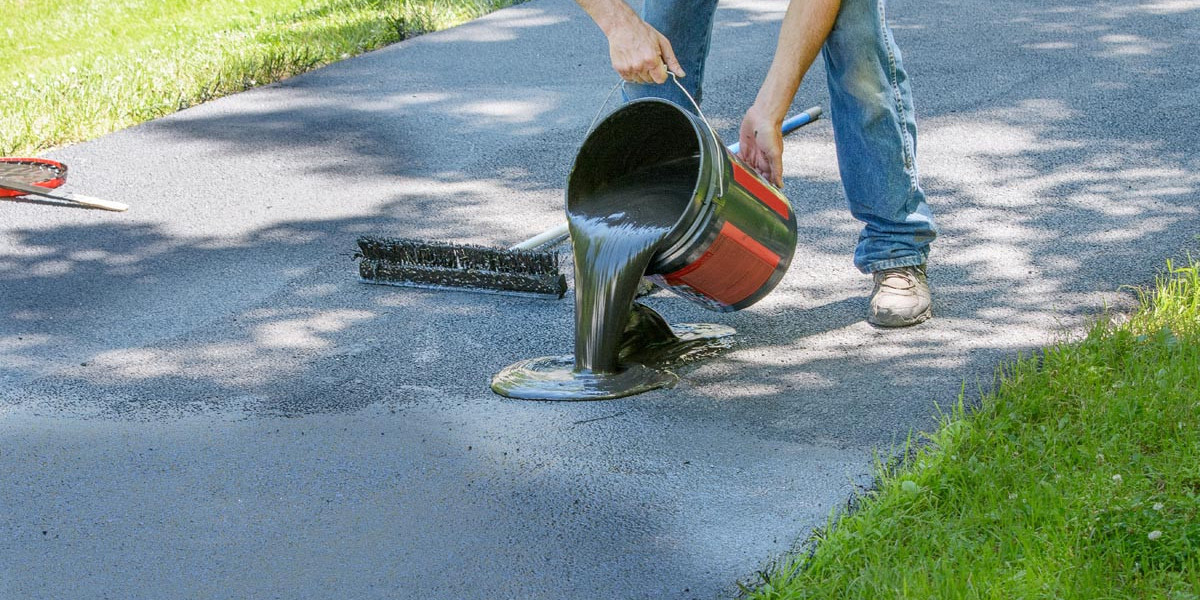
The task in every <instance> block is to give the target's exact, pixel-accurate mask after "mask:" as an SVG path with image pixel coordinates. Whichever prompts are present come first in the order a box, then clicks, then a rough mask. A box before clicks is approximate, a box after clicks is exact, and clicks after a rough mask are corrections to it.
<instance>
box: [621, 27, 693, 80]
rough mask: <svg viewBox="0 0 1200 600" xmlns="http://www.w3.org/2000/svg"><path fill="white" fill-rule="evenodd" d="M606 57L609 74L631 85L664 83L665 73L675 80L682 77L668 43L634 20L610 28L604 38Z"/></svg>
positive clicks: (656, 33) (681, 69)
mask: <svg viewBox="0 0 1200 600" xmlns="http://www.w3.org/2000/svg"><path fill="white" fill-rule="evenodd" d="M608 55H609V58H611V59H612V66H613V70H615V71H616V72H617V73H618V74H619V75H620V76H621V79H624V80H625V81H629V82H632V83H665V82H666V81H667V71H668V70H670V71H671V72H672V73H674V74H675V75H676V76H679V77H683V74H684V73H683V67H681V66H679V61H678V60H677V59H676V58H675V52H674V51H673V50H672V49H671V42H669V41H667V37H666V36H664V35H663V34H661V33H659V32H658V30H657V29H655V28H653V27H651V26H650V25H649V24H648V23H646V22H645V21H643V20H641V19H640V18H636V17H634V19H629V20H627V21H626V22H625V23H622V24H621V25H619V26H617V27H614V28H612V30H611V32H609V34H608Z"/></svg>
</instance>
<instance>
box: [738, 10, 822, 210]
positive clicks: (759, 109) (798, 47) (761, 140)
mask: <svg viewBox="0 0 1200 600" xmlns="http://www.w3.org/2000/svg"><path fill="white" fill-rule="evenodd" d="M839 8H841V0H791V2H790V3H789V4H788V8H787V13H786V14H785V15H784V17H783V25H782V26H781V27H780V30H779V42H778V44H777V45H776V47H775V58H774V59H773V60H772V61H771V68H770V69H769V70H768V71H767V77H766V79H765V80H763V84H762V87H760V88H759V90H758V97H757V98H755V100H754V104H753V105H752V106H751V107H750V108H749V110H747V111H746V116H745V117H744V118H743V119H742V128H741V132H740V135H739V141H740V142H741V147H740V151H739V153H738V154H739V155H740V156H741V158H742V160H744V161H746V163H747V164H749V165H750V166H752V167H754V168H755V170H757V171H758V172H759V173H761V174H762V175H763V177H766V178H767V179H768V180H769V181H770V182H771V183H774V184H775V185H776V186H780V187H782V186H783V134H781V133H780V127H781V126H782V124H783V119H784V117H785V116H786V114H787V109H788V107H789V106H791V104H792V99H793V98H795V96H796V90H797V89H799V88H800V81H801V79H803V77H804V74H805V73H807V72H808V68H809V67H810V66H812V63H813V60H815V59H816V58H817V53H818V52H820V51H821V46H822V45H823V44H824V43H825V38H826V37H828V36H829V31H830V30H831V29H833V22H834V21H835V20H836V19H837V14H838V9H839Z"/></svg>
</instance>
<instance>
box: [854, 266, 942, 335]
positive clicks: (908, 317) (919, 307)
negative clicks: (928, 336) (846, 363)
mask: <svg viewBox="0 0 1200 600" xmlns="http://www.w3.org/2000/svg"><path fill="white" fill-rule="evenodd" d="M932 304H933V302H932V301H931V300H930V296H929V281H928V280H927V279H926V278H925V265H918V266H915V267H897V268H895V269H884V270H882V271H878V272H876V273H875V290H874V291H873V292H871V309H870V311H869V313H868V314H867V322H868V323H871V324H872V325H878V326H880V327H907V326H909V325H916V324H917V323H920V322H922V321H924V320H926V319H928V318H929V317H931V316H933V313H932V311H931V305H932Z"/></svg>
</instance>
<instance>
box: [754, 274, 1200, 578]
mask: <svg viewBox="0 0 1200 600" xmlns="http://www.w3.org/2000/svg"><path fill="white" fill-rule="evenodd" d="M1167 267H1168V269H1167V272H1166V273H1165V274H1164V275H1163V276H1161V277H1160V278H1159V280H1158V282H1157V284H1156V290H1154V291H1153V293H1145V292H1144V293H1142V308H1141V309H1140V311H1139V312H1137V313H1136V314H1135V315H1134V316H1133V317H1131V318H1130V320H1128V321H1127V322H1125V323H1123V324H1111V323H1106V322H1100V323H1098V324H1096V325H1095V326H1094V327H1093V328H1092V330H1091V331H1090V333H1089V334H1088V335H1087V337H1086V338H1085V339H1084V340H1082V341H1079V342H1075V343H1064V344H1060V345H1056V346H1054V347H1051V348H1047V349H1045V350H1044V351H1043V352H1042V353H1041V354H1040V355H1038V356H1036V357H1028V358H1019V359H1017V360H1016V361H1015V362H1014V363H1013V364H1011V365H1009V366H1007V367H1005V368H1004V369H1002V372H1001V373H1000V375H999V376H998V381H997V385H996V386H995V389H994V390H993V391H992V392H990V393H987V394H985V395H984V397H983V398H982V404H981V406H980V407H979V408H977V409H975V410H970V411H967V410H964V409H963V407H962V405H961V404H962V402H961V401H960V406H958V407H956V408H955V409H954V410H952V411H951V414H948V415H945V416H944V418H943V421H942V424H941V426H940V427H939V430H938V431H937V432H936V433H934V434H932V435H931V436H929V437H928V439H927V443H924V444H915V446H916V448H915V449H913V451H912V452H911V453H910V458H909V459H908V460H906V461H904V462H903V464H902V465H901V466H899V467H894V466H887V465H880V469H879V480H878V485H877V489H876V490H875V491H874V492H872V493H870V494H868V495H866V496H865V497H864V498H862V499H861V502H860V504H859V508H858V510H856V511H853V513H852V514H850V515H848V516H844V517H841V518H840V519H831V524H830V525H829V527H827V528H825V530H824V531H823V532H821V533H820V534H818V535H817V536H816V538H815V544H813V547H812V549H811V552H809V553H806V554H805V556H803V557H801V558H799V559H796V560H793V561H791V562H789V563H787V564H784V565H781V566H779V567H777V568H775V569H773V570H772V571H771V572H769V573H764V574H762V576H763V581H761V582H759V583H758V584H756V585H757V587H756V589H754V590H752V591H748V593H747V595H748V596H749V597H751V598H755V599H761V600H766V599H783V598H823V599H828V598H921V599H928V598H938V599H951V598H995V599H997V600H999V599H1004V600H1009V599H1013V598H1081V599H1082V598H1086V599H1089V600H1101V599H1113V600H1117V599H1129V598H1165V599H1171V600H1196V599H1197V598H1200V276H1198V270H1197V269H1198V267H1197V264H1196V263H1194V262H1193V263H1191V264H1189V265H1188V266H1186V267H1181V268H1180V267H1175V266H1173V265H1172V264H1171V263H1167Z"/></svg>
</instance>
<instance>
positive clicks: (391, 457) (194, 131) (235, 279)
mask: <svg viewBox="0 0 1200 600" xmlns="http://www.w3.org/2000/svg"><path fill="white" fill-rule="evenodd" d="M784 7H785V3H784V2H780V1H777V0H770V1H767V0H738V1H731V2H723V3H722V4H721V8H720V9H719V11H718V24H717V28H716V31H715V33H714V51H713V55H712V59H711V62H710V66H709V73H708V74H707V77H706V92H705V102H706V104H705V112H706V113H707V114H708V116H709V117H710V119H711V120H712V121H713V123H714V125H715V126H716V127H717V130H718V131H719V132H720V133H721V134H722V135H723V136H724V137H725V138H726V139H730V140H731V139H734V135H735V131H736V126H737V123H738V119H739V118H740V111H741V110H744V109H745V108H746V107H747V106H749V104H750V103H751V101H752V100H753V97H754V94H755V92H756V86H757V84H758V82H759V81H760V79H761V77H762V75H763V74H764V73H765V71H766V68H767V65H768V60H769V55H770V51H771V49H772V48H773V44H774V35H775V32H776V30H777V28H778V23H779V20H780V19H781V18H782V11H783V9H784ZM889 10H890V19H891V21H892V25H893V28H894V30H895V34H896V37H897V38H898V41H899V44H900V46H901V48H902V49H903V51H904V52H905V61H906V65H907V66H908V68H909V71H910V75H911V76H912V80H913V84H914V94H915V100H916V104H917V110H918V125H919V127H920V138H919V143H920V149H919V160H920V165H921V169H922V178H923V183H924V185H925V187H926V191H927V192H928V194H929V196H930V198H931V203H932V205H933V207H934V209H935V211H936V212H937V214H938V217H939V220H940V224H941V227H942V230H943V232H942V237H941V238H940V239H939V240H938V242H937V244H936V246H935V248H934V253H933V255H932V257H931V264H930V269H929V275H930V280H931V282H932V283H933V286H934V301H935V318H934V319H933V320H932V321H930V322H928V323H926V324H923V325H920V326H918V327H915V328H912V329H908V330H903V331H881V330H877V329H873V328H872V327H870V326H869V325H867V324H866V323H865V321H864V315H865V310H866V295H867V293H869V291H870V280H869V278H867V277H864V276H862V275H861V274H859V273H858V272H857V271H855V270H854V268H853V266H852V265H851V263H850V256H851V252H852V248H853V244H854V241H855V238H856V236H857V230H858V225H857V223H856V222H854V221H853V220H852V219H851V217H850V216H849V213H848V211H847V210H846V208H845V201H844V199H843V197H842V195H841V189H840V184H839V180H838V173H837V165H836V162H835V159H834V154H833V142H832V133H831V130H830V127H829V124H828V122H827V121H818V122H817V123H816V124H813V125H810V126H808V127H806V128H804V129H802V130H800V131H799V132H797V133H795V134H793V135H792V136H790V137H789V138H787V140H786V158H785V172H786V173H787V177H786V189H785V193H786V194H787V195H788V196H789V197H790V198H791V199H792V201H793V203H795V204H796V206H797V207H798V209H799V212H800V213H801V220H800V240H801V241H800V246H799V248H798V250H797V255H796V256H797V258H796V260H795V262H794V263H793V266H792V268H791V270H790V272H789V273H788V275H787V277H786V278H785V279H784V280H783V282H782V284H781V285H780V287H779V288H778V289H777V290H776V291H775V292H774V293H773V294H772V295H771V296H769V297H768V298H766V299H765V300H764V301H762V302H761V303H760V304H758V305H756V306H754V307H752V308H751V309H749V310H746V311H742V312H739V313H733V314H728V315H720V314H716V313H708V312H706V311H704V310H703V309H700V308H698V307H695V306H692V305H690V304H688V303H686V302H684V301H682V300H678V299H674V298H672V297H670V296H665V295H659V296H655V297H652V298H651V299H650V301H649V303H650V304H651V305H652V306H653V307H654V308H655V309H656V310H658V311H659V312H661V313H662V314H663V315H664V316H666V317H667V318H668V320H671V321H672V322H713V323H720V324H724V325H729V326H732V327H734V328H736V329H737V330H738V332H739V336H738V342H737V345H736V346H735V348H734V349H732V350H731V351H729V352H727V353H725V354H724V355H722V356H720V357H718V358H715V359H711V360H708V361H706V362H703V363H701V364H697V365H694V366H693V367H691V368H689V369H687V370H685V371H683V372H682V381H681V383H680V385H679V386H677V387H676V388H674V389H672V390H667V391H657V392H652V393H649V394H645V395H642V396H635V397H631V398H626V399H622V400H615V401H607V402H594V403H530V402H520V401H513V400H508V399H504V398H500V397H497V396H495V395H493V394H492V393H491V392H490V390H489V389H488V381H489V378H490V376H491V375H492V374H493V373H494V372H495V371H497V370H498V369H500V368H502V367H504V366H506V365H508V364H510V363H512V362H514V361H516V360H519V359H522V358H527V357H531V356H541V355H548V354H563V353H569V352H570V349H571V343H572V341H571V335H572V330H571V319H572V304H571V302H570V301H569V300H563V301H549V300H539V299H529V298H514V297H508V296H499V295H479V294H470V293H461V292H433V291H422V290H412V289H403V288H387V287H380V286H367V285H362V284H360V283H358V282H357V280H356V276H355V263H354V262H353V260H352V259H351V256H350V254H351V253H352V251H353V247H354V239H355V238H356V237H357V236H358V235H360V234H364V233H370V234H387V235H394V236H399V237H411V238H420V239H430V240H448V241H458V242H473V243H481V244H487V245H493V246H504V245H507V244H511V243H515V242H516V241H519V240H521V239H524V238H526V237H529V236H531V235H533V234H534V233H537V232H539V231H541V230H543V229H545V228H547V227H549V226H552V225H554V224H556V223H557V222H558V221H559V220H560V219H561V218H562V212H561V211H562V197H563V186H564V182H565V178H566V173H567V170H568V168H569V166H570V161H571V159H572V158H573V156H574V151H575V149H576V148H577V146H578V144H579V142H580V141H581V139H582V136H583V133H584V129H585V128H586V126H587V125H588V123H589V122H590V121H591V119H592V117H593V115H594V114H595V113H596V111H597V110H598V108H599V105H600V103H601V102H602V100H603V99H604V96H605V94H606V93H608V91H609V89H610V88H611V87H612V85H613V83H615V76H613V75H612V73H611V71H610V69H609V68H608V66H607V53H606V51H605V46H604V42H603V38H602V36H601V35H600V33H599V31H598V30H597V29H596V28H595V27H594V26H593V25H592V24H591V23H590V21H588V20H587V19H586V17H585V16H584V15H583V13H582V12H581V11H580V10H579V9H578V8H577V7H576V6H575V5H574V4H573V3H571V2H569V1H567V0H533V1H532V2H529V3H527V4H522V5H520V6H516V7H513V8H509V9H505V10H502V11H499V12H496V13H493V14H492V15H489V16H487V17H485V18H483V19H479V20H477V21H474V22H472V23H469V24H467V25H464V26H462V27H458V28H455V29H452V30H448V31H444V32H440V33H436V34H430V35H426V36H422V37H419V38H415V39H412V40H409V41H406V42H403V43H400V44H396V45H394V46H391V47H388V48H386V49H383V50H380V51H377V52H373V53H370V54H367V55H364V56H360V57H356V58H352V59H349V60H345V61H343V62H340V63H337V64H334V65H331V66H329V67H326V68H323V69H320V70H317V71H314V72H312V73H309V74H306V75H303V76H300V77H295V78H293V79H289V80H287V81H284V82H281V83H277V84H274V85H270V86H266V87H264V88H260V89H256V90H253V91H250V92H246V93H243V94H238V95H236V96H232V97H228V98H224V99H221V100H217V101H214V102H210V103H208V104H205V105H202V106H199V107H196V108H192V109H189V110H186V111H183V112H181V113H178V114H175V115H172V116H169V117H166V118H163V119H160V120H157V121H154V122H150V123H147V124H145V125H142V126H139V127H134V128H131V129H128V130H125V131H121V132H119V133H115V134H112V135H109V136H105V137H103V138H101V139H98V140H96V141H93V142H89V143H85V144H79V145H76V146H72V147H68V148H64V149H61V150H57V151H55V152H53V153H51V156H52V157H53V158H56V159H59V160H63V161H65V162H66V163H67V164H69V165H70V166H71V172H72V174H71V180H70V181H69V183H68V185H67V187H66V188H65V189H68V190H72V191H78V192H81V193H86V194H89V195H94V196H99V197H103V198H111V199H114V200H120V201H123V202H127V203H128V204H130V205H132V207H133V208H132V209H131V210H130V211H129V212H128V213H122V214H116V213H104V212H98V211H86V210H74V209H68V208H56V207H49V206H45V205H38V204H26V203H7V202H6V203H3V204H0V464H2V465H3V468H2V469H0V508H2V510H0V530H3V531H4V532H5V535H3V536H0V597H4V598H14V599H23V598H71V599H76V600H77V599H85V598H123V599H135V598H215V597H239V598H268V597H278V598H330V597H340V598H398V597H413V598H416V597H420V598H481V599H482V598H489V599H490V598H655V599H667V598H705V599H707V598H714V597H724V598H728V597H732V596H734V595H736V593H737V588H736V583H737V582H739V581H752V580H753V578H754V573H755V572H756V571H757V570H758V569H761V568H763V566H764V565H766V564H767V563H768V562H769V561H771V560H772V559H774V558H776V557H778V556H780V555H781V554H783V553H785V552H786V551H788V550H789V549H790V548H793V547H795V546H796V545H797V544H800V543H802V542H803V540H805V539H806V537H807V536H808V535H809V534H810V533H811V531H812V530H813V528H814V527H818V526H821V525H823V524H824V523H825V522H826V518H827V517H828V515H829V514H830V511H832V510H835V509H837V508H839V507H844V506H845V505H846V502H847V500H848V499H849V498H850V497H851V496H852V494H853V493H854V492H855V490H856V489H858V488H859V487H861V486H866V485H869V484H870V478H871V469H872V464H873V457H874V456H875V455H876V453H883V454H888V453H890V452H893V451H894V449H895V448H896V446H897V445H898V444H901V443H903V441H904V440H905V439H906V437H908V436H909V435H910V432H915V431H922V430H928V429H930V428H932V427H934V426H935V425H936V415H937V413H938V408H937V406H939V405H940V406H947V405H949V404H951V403H953V402H955V401H956V400H957V399H958V398H959V394H960V392H961V391H963V390H965V393H966V397H967V399H968V401H970V400H971V399H972V398H976V397H978V393H977V390H979V389H981V388H983V389H986V388H987V386H988V385H989V382H990V381H991V377H992V374H993V372H994V370H995V369H996V367H997V366H998V365H1000V364H1002V362H1003V361H1004V360H1006V359H1009V358H1012V357H1015V356H1016V355H1017V353H1020V352H1029V351H1031V350H1033V349H1036V348H1037V347H1040V346H1042V345H1045V344H1047V343H1052V342H1055V341H1059V340H1063V339H1069V338H1070V337H1071V336H1074V335H1077V334H1078V333H1079V332H1080V330H1081V328H1083V327H1084V326H1086V324H1087V322H1088V320H1089V318H1091V317H1092V316H1093V315H1095V314H1097V313H1098V312H1100V311H1101V310H1103V309H1104V308H1105V307H1108V308H1110V309H1113V310H1123V309H1124V308H1127V307H1129V306H1130V305H1131V298H1132V297H1133V294H1132V293H1131V292H1130V290H1129V289H1128V288H1127V287H1125V286H1131V285H1140V284H1145V283H1147V282H1149V281H1151V280H1152V279H1153V277H1154V275H1155V273H1156V272H1157V270H1159V269H1160V268H1161V267H1162V266H1163V264H1164V260H1165V259H1166V258H1171V257H1180V256H1182V255H1183V254H1184V253H1186V252H1187V251H1188V250H1190V249H1192V248H1194V247H1195V244H1194V242H1195V235H1196V233H1197V227H1196V224H1197V212H1198V210H1200V208H1198V207H1200V203H1198V202H1197V199H1198V196H1200V159H1198V158H1197V156H1200V152H1198V150H1200V138H1198V137H1197V136H1196V133H1195V132H1196V131H1197V129H1198V126H1200V118H1198V117H1197V115H1198V114H1200V110H1197V109H1198V108H1200V62H1197V61H1196V60H1195V57H1196V56H1197V55H1200V2H1198V1H1196V0H1148V1H1135V2H1124V3H1116V2H1099V3H1097V2H1082V1H1081V0H1049V1H1048V2H1042V3H1035V4H1031V3H1025V2H1012V1H1000V2H985V1H983V0H963V1H956V2H949V1H944V0H943V1H933V2H914V1H912V0H895V1H894V2H892V3H891V5H890V7H889ZM813 104H821V105H823V106H827V105H828V102H827V94H826V91H825V87H824V74H823V72H822V70H821V66H820V65H817V66H816V67H815V68H814V71H813V72H812V73H810V75H809V77H808V78H807V79H806V81H805V83H804V85H803V86H802V88H801V91H800V93H799V94H798V96H797V100H796V104H795V108H796V109H797V110H800V109H803V108H807V107H808V106H811V105H813Z"/></svg>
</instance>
